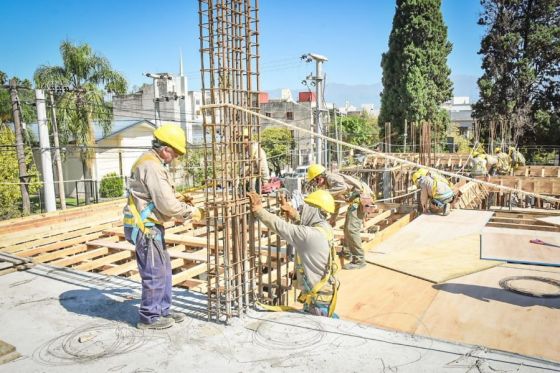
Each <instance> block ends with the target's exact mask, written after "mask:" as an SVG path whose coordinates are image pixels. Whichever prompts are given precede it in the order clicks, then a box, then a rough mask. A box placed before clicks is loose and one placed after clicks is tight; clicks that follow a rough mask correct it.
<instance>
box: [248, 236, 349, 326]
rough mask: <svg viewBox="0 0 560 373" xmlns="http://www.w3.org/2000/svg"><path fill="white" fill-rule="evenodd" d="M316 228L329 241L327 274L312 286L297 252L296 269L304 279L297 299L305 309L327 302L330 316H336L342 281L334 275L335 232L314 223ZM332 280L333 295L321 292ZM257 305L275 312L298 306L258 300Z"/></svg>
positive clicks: (336, 265) (335, 263)
mask: <svg viewBox="0 0 560 373" xmlns="http://www.w3.org/2000/svg"><path fill="white" fill-rule="evenodd" d="M313 228H314V229H317V230H318V231H319V232H321V234H323V236H325V238H326V239H327V241H328V242H329V258H328V260H327V266H326V268H325V274H324V276H323V277H322V278H321V280H320V281H319V282H317V283H316V284H315V286H313V287H312V286H311V284H310V283H309V279H308V278H307V276H306V275H305V270H304V268H303V264H302V263H301V258H300V257H299V255H298V254H297V253H296V259H295V270H296V273H297V274H298V276H297V277H298V279H302V281H303V290H302V291H301V293H300V294H299V296H298V298H297V300H298V302H300V303H303V307H304V310H308V309H309V306H310V305H313V306H315V307H317V308H322V307H320V306H319V305H318V302H321V303H324V304H327V303H328V309H327V316H328V317H336V315H335V313H334V310H335V308H336V300H337V296H338V288H339V287H340V283H339V282H338V280H337V279H336V278H335V277H334V275H335V273H336V272H337V271H338V264H337V262H336V260H335V258H336V252H335V240H334V233H333V232H328V231H327V230H325V229H324V228H323V227H321V226H319V225H314V226H313ZM328 282H330V283H331V285H332V290H333V292H332V295H330V294H329V295H324V294H320V291H321V289H322V288H323V287H324V286H325V285H326V284H327V283H328ZM257 305H258V306H259V307H261V308H263V309H265V310H268V311H274V312H282V311H283V312H286V311H297V308H295V307H292V306H271V305H268V304H263V303H260V302H257Z"/></svg>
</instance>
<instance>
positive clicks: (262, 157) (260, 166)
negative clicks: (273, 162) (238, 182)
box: [243, 128, 270, 193]
mask: <svg viewBox="0 0 560 373" xmlns="http://www.w3.org/2000/svg"><path fill="white" fill-rule="evenodd" d="M243 147H244V149H245V152H246V154H247V155H248V157H249V162H250V164H251V166H250V172H251V173H253V174H255V175H258V176H257V177H256V178H255V179H254V180H252V182H251V184H252V185H250V187H249V188H248V189H249V190H252V189H253V188H254V190H256V191H257V193H260V191H261V186H262V184H266V183H268V182H269V181H270V170H269V168H268V160H267V158H266V152H265V151H264V149H263V148H262V147H261V145H260V144H259V143H258V142H251V135H250V133H249V129H248V128H244V129H243Z"/></svg>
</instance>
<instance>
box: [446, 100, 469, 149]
mask: <svg viewBox="0 0 560 373" xmlns="http://www.w3.org/2000/svg"><path fill="white" fill-rule="evenodd" d="M442 108H444V109H446V110H447V111H448V113H449V117H450V120H451V125H452V127H457V128H458V129H459V134H460V135H461V136H464V137H465V138H467V139H469V138H471V137H472V136H473V135H474V134H473V130H474V120H473V118H472V106H471V104H470V99H469V97H453V99H451V100H449V101H447V102H445V103H444V104H443V105H442Z"/></svg>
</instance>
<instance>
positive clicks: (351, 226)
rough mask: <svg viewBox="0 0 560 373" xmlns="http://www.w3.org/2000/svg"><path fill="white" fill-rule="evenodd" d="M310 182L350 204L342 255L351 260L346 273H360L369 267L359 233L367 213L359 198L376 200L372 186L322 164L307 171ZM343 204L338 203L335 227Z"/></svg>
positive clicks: (335, 213) (333, 224) (347, 212)
mask: <svg viewBox="0 0 560 373" xmlns="http://www.w3.org/2000/svg"><path fill="white" fill-rule="evenodd" d="M307 182H308V183H310V184H311V185H312V186H315V187H317V188H319V189H326V190H328V191H329V193H331V195H332V196H333V198H334V199H335V200H340V199H344V200H345V201H346V202H347V203H348V210H347V211H346V218H345V220H344V244H345V250H344V253H343V255H345V257H346V258H347V259H348V261H349V262H348V263H347V264H345V265H344V267H343V268H344V269H360V268H363V267H365V266H366V262H365V257H364V249H363V248H362V238H361V237H360V231H361V230H362V227H363V219H364V216H365V215H364V209H363V205H362V204H361V203H360V196H361V195H364V196H370V197H371V196H373V193H372V191H371V189H370V188H369V186H368V185H367V184H366V183H364V182H362V181H360V180H358V179H355V178H353V177H351V176H348V175H344V174H338V173H333V172H329V171H327V170H326V169H325V167H323V166H322V165H320V164H312V165H310V166H309V168H308V169H307ZM341 205H342V203H341V202H336V206H335V211H334V214H333V215H332V216H331V219H330V221H329V222H330V223H331V225H332V226H333V227H334V226H335V223H336V218H337V216H338V212H339V210H340V207H341Z"/></svg>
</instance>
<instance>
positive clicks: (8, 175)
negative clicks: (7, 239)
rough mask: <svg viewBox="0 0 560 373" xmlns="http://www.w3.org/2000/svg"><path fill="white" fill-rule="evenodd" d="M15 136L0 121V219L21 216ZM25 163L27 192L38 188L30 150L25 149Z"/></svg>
mask: <svg viewBox="0 0 560 373" xmlns="http://www.w3.org/2000/svg"><path fill="white" fill-rule="evenodd" d="M15 144H16V136H15V134H14V132H13V130H12V129H10V128H8V126H7V125H5V124H1V123H0V147H2V148H3V149H2V151H0V164H1V165H2V167H0V180H2V183H0V219H11V218H15V217H18V216H21V203H22V201H21V193H20V189H19V185H18V184H17V183H18V182H19V166H18V161H17V157H16V151H15ZM25 164H26V165H27V174H28V175H29V182H30V185H29V193H30V194H33V193H37V191H38V190H39V187H40V185H39V183H38V181H39V178H38V172H37V168H36V167H35V164H34V163H33V156H32V155H31V150H30V149H29V148H27V149H26V150H25Z"/></svg>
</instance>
